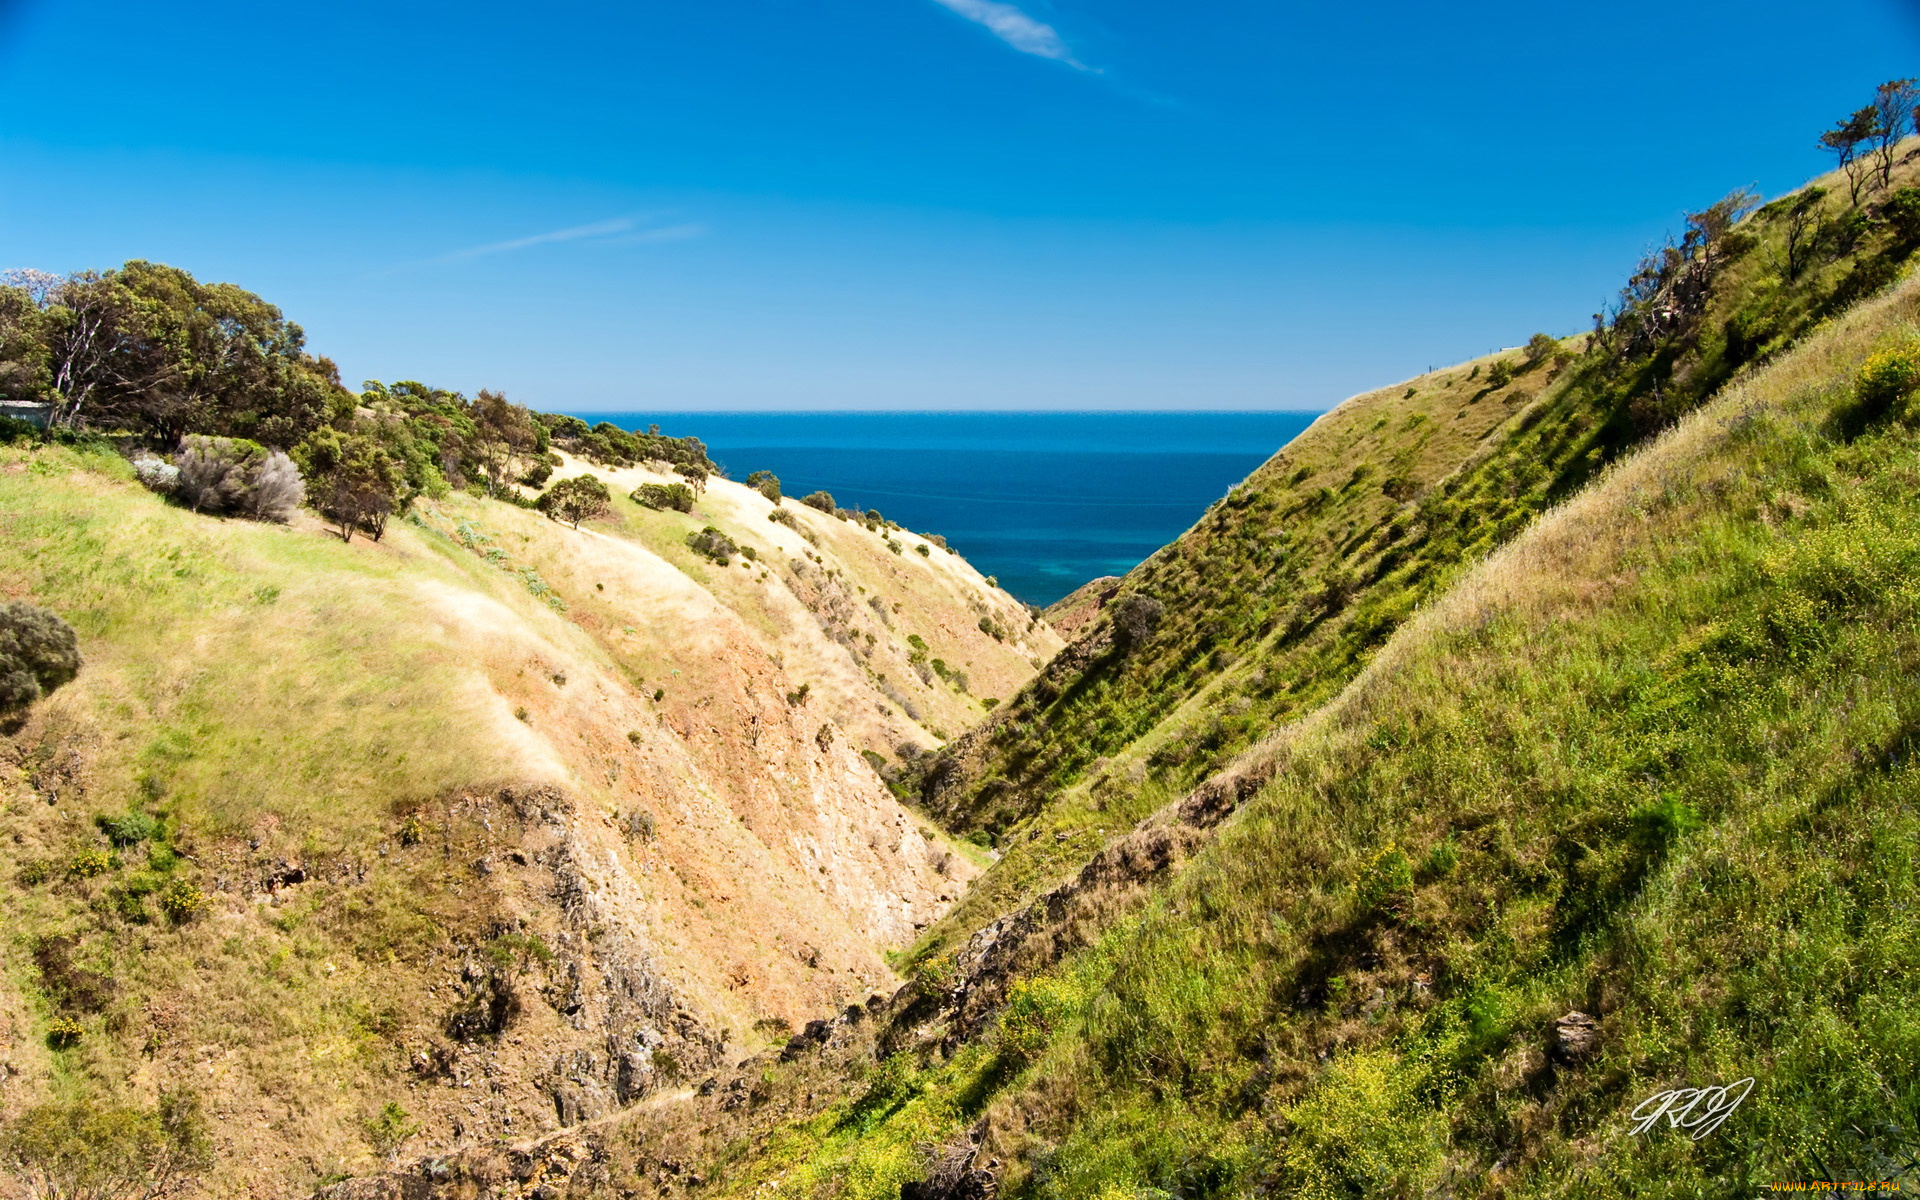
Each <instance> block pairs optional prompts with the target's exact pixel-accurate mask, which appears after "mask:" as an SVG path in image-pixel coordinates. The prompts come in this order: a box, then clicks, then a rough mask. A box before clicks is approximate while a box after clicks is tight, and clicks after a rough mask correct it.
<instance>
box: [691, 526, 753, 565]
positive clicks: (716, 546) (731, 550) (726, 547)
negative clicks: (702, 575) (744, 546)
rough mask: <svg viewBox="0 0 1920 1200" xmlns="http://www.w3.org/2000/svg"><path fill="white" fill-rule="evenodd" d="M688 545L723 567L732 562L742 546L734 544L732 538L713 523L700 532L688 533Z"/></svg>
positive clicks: (695, 551)
mask: <svg viewBox="0 0 1920 1200" xmlns="http://www.w3.org/2000/svg"><path fill="white" fill-rule="evenodd" d="M687 547H688V549H690V550H692V551H693V552H694V553H696V554H703V555H705V556H706V557H708V558H710V559H712V560H713V561H714V562H715V563H717V564H718V565H720V566H723V567H724V566H727V565H729V564H730V563H732V562H733V556H734V555H736V554H738V553H739V552H740V547H738V546H736V545H734V544H733V539H732V538H730V537H728V536H727V535H726V534H724V533H721V532H720V531H719V530H718V529H715V528H714V527H713V526H711V525H709V526H707V527H706V528H705V529H702V530H701V531H700V532H698V533H689V534H688V535H687Z"/></svg>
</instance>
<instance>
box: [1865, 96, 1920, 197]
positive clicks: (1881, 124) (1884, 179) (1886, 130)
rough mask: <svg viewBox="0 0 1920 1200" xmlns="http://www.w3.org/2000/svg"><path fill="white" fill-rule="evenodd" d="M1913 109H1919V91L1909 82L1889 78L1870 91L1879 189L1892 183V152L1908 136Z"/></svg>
mask: <svg viewBox="0 0 1920 1200" xmlns="http://www.w3.org/2000/svg"><path fill="white" fill-rule="evenodd" d="M1916 109H1920V92H1916V91H1915V90H1914V87H1913V80H1912V79H1889V80H1888V81H1887V82H1885V83H1883V84H1881V85H1880V86H1879V87H1877V88H1875V89H1874V91H1873V119H1874V130H1873V143H1874V151H1875V156H1876V157H1877V158H1878V159H1879V161H1880V186H1881V187H1886V186H1888V185H1889V184H1891V183H1892V182H1893V162H1894V154H1893V150H1894V147H1895V146H1897V145H1899V144H1900V139H1901V138H1903V137H1905V136H1906V135H1907V130H1908V129H1909V127H1911V126H1912V124H1913V116H1914V112H1915V110H1916Z"/></svg>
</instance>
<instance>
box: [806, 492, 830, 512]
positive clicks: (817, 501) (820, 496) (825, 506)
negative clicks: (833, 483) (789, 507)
mask: <svg viewBox="0 0 1920 1200" xmlns="http://www.w3.org/2000/svg"><path fill="white" fill-rule="evenodd" d="M800 503H802V504H804V505H806V506H807V507H808V508H817V509H819V510H820V511H821V512H823V513H830V512H832V511H834V509H836V508H837V507H839V506H838V505H836V504H835V503H834V502H833V493H832V492H809V493H807V494H806V495H805V496H802V497H801V498H800Z"/></svg>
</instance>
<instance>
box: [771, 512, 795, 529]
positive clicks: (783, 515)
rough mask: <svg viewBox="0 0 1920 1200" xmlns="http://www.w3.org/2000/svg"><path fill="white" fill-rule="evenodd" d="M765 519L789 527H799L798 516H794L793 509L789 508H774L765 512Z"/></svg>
mask: <svg viewBox="0 0 1920 1200" xmlns="http://www.w3.org/2000/svg"><path fill="white" fill-rule="evenodd" d="M767 520H769V521H772V522H774V523H775V524H777V525H785V526H786V527H787V528H789V529H798V528H800V518H798V517H796V516H794V515H793V510H792V509H790V508H776V509H774V510H773V511H772V512H770V513H768V514H767Z"/></svg>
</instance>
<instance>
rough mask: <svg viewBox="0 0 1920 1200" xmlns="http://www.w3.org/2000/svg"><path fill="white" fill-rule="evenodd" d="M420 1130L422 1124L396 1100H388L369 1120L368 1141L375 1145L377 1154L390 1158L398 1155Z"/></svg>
mask: <svg viewBox="0 0 1920 1200" xmlns="http://www.w3.org/2000/svg"><path fill="white" fill-rule="evenodd" d="M419 1132H420V1126H419V1125H418V1124H416V1123H415V1122H414V1121H413V1120H411V1119H410V1118H409V1117H408V1115H407V1110H406V1109H404V1108H402V1107H400V1105H399V1102H398V1101H394V1100H389V1101H387V1103H386V1107H384V1108H382V1109H381V1110H380V1113H379V1115H378V1116H376V1117H372V1118H370V1119H369V1120H368V1121H367V1141H368V1142H370V1143H371V1144H372V1145H373V1149H374V1152H375V1153H376V1154H379V1155H380V1156H381V1157H383V1158H386V1159H388V1160H392V1159H394V1158H395V1157H397V1156H398V1155H399V1153H400V1147H402V1146H404V1145H406V1144H407V1141H408V1140H409V1139H411V1138H412V1137H413V1135H415V1134H417V1133H419Z"/></svg>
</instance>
